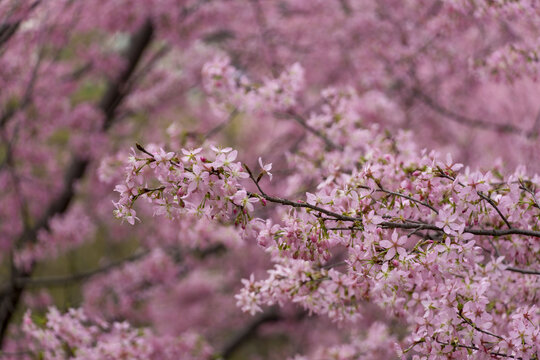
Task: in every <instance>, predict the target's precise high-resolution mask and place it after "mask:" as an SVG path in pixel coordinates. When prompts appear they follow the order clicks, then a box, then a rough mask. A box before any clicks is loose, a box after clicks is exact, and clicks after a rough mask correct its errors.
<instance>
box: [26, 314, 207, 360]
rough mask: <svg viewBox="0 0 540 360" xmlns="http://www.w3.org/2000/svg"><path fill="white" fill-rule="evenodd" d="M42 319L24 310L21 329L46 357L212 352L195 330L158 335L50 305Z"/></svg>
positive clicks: (186, 356) (138, 356)
mask: <svg viewBox="0 0 540 360" xmlns="http://www.w3.org/2000/svg"><path fill="white" fill-rule="evenodd" d="M43 321H44V324H43V326H38V325H36V323H35V322H34V320H33V319H32V314H31V313H30V312H27V313H26V314H25V315H24V319H23V327H22V329H23V331H24V334H25V335H26V336H27V337H28V341H29V344H28V345H29V346H28V348H27V351H30V349H31V352H33V353H35V354H36V356H40V357H42V358H45V359H65V358H67V357H69V358H73V359H78V360H84V359H88V360H90V359H110V360H113V359H134V360H135V359H156V360H157V359H177V358H178V356H182V358H183V359H201V358H205V357H209V356H210V354H211V348H209V346H208V345H207V344H205V343H204V342H202V340H201V339H200V338H199V337H197V336H196V335H195V334H190V335H189V336H188V335H186V336H185V337H184V338H177V339H174V338H171V337H169V336H159V335H157V334H152V333H150V332H149V331H146V330H141V329H137V328H133V327H131V326H130V325H129V324H128V323H127V322H113V323H107V322H105V321H103V320H100V319H99V318H90V317H88V316H87V314H86V313H85V312H84V311H83V310H81V309H70V310H69V311H68V312H67V313H65V314H61V313H60V312H59V311H58V309H56V308H49V311H48V312H47V314H46V318H45V319H43Z"/></svg>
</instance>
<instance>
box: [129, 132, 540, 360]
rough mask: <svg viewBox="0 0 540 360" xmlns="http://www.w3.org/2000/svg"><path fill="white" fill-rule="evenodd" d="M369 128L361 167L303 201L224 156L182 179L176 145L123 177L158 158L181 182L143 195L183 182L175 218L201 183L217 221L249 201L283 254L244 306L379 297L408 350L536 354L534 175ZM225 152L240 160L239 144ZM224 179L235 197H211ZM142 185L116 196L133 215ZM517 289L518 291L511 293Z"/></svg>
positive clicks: (333, 309)
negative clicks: (398, 322) (265, 215)
mask: <svg viewBox="0 0 540 360" xmlns="http://www.w3.org/2000/svg"><path fill="white" fill-rule="evenodd" d="M321 131H324V128H321ZM364 131H367V132H368V133H370V134H371V136H370V137H371V139H372V141H371V142H370V143H367V144H364V149H365V155H364V156H363V157H361V158H360V159H357V160H356V164H355V165H356V167H355V168H352V170H351V171H350V172H349V171H346V172H337V173H335V174H334V175H332V176H331V177H329V178H327V179H325V180H324V181H323V182H321V183H320V184H319V186H318V189H317V191H316V192H314V193H307V194H306V198H305V200H299V201H291V200H288V199H282V198H279V197H273V196H269V195H267V194H266V193H265V192H264V190H263V189H262V188H261V187H260V186H259V179H258V178H255V176H254V175H253V174H252V173H251V171H250V170H248V171H249V174H248V173H242V174H243V175H241V176H236V177H234V176H232V175H229V174H226V173H225V172H220V173H219V174H220V175H219V176H218V175H217V174H216V175H214V174H213V173H212V172H213V171H215V169H223V167H220V166H221V165H222V162H221V161H219V162H218V165H216V166H215V168H214V167H213V166H212V165H207V166H206V171H207V173H206V175H201V176H200V178H197V177H196V176H180V177H178V173H179V172H178V171H177V170H176V169H177V168H180V169H185V168H186V167H185V166H184V165H181V163H179V160H178V159H176V158H175V155H174V154H173V153H169V155H163V156H162V155H152V156H151V157H150V158H146V160H144V159H142V160H137V161H138V162H139V163H135V165H131V167H130V168H128V172H127V179H128V180H127V182H129V181H132V180H133V178H134V175H136V176H140V175H139V174H138V173H134V170H133V169H139V168H140V167H141V165H142V164H144V165H143V166H147V165H151V164H153V163H154V162H156V163H158V164H156V165H155V166H154V169H157V168H158V167H159V163H160V162H163V163H164V165H163V169H167V170H166V173H163V170H157V171H156V175H154V176H155V177H154V179H153V181H156V180H157V181H158V184H157V186H158V188H162V189H172V190H166V192H165V193H164V195H160V196H147V197H148V198H149V199H150V201H151V202H152V204H153V206H154V207H156V208H159V207H161V206H163V199H164V198H167V197H170V196H171V195H170V194H171V193H172V194H176V193H177V192H178V190H179V189H187V190H180V191H181V193H182V194H184V193H185V194H187V196H185V198H184V199H182V200H183V202H184V203H182V204H181V205H177V206H176V207H175V210H174V211H175V212H174V213H175V214H176V216H180V215H181V213H182V211H185V210H183V209H188V210H187V211H188V212H190V210H189V209H194V208H195V206H194V205H190V204H189V201H190V199H191V198H192V196H191V194H192V193H193V192H195V191H196V190H197V189H202V191H204V192H205V194H204V195H202V196H201V195H199V197H197V198H196V199H201V198H202V199H203V200H202V201H201V202H199V201H198V203H197V207H198V209H199V213H200V214H201V215H205V216H207V217H210V218H212V217H215V218H220V217H222V216H223V215H222V214H224V213H225V214H229V213H230V212H231V209H230V205H231V203H232V204H234V205H236V206H240V209H237V211H240V210H241V211H240V212H241V213H242V214H245V215H246V216H244V217H243V218H242V224H243V227H246V234H247V236H249V235H253V236H254V237H255V238H256V239H257V242H258V244H259V245H261V246H263V247H264V248H265V249H266V250H267V251H269V252H271V253H273V254H274V256H275V257H276V259H277V260H276V261H278V264H277V265H276V267H275V269H274V270H270V271H269V276H268V278H267V279H266V280H261V281H255V279H254V278H251V279H250V280H249V281H248V280H246V281H245V283H244V284H245V287H244V289H243V290H242V291H241V293H240V294H239V295H238V296H237V299H238V304H239V305H240V306H241V307H242V308H243V309H244V310H245V311H248V312H251V313H255V312H257V311H261V306H262V305H273V304H276V303H277V304H284V303H285V302H286V301H293V302H295V303H297V304H299V305H300V306H303V307H304V308H306V309H307V310H309V311H310V312H313V313H316V314H320V315H326V316H329V317H330V318H332V319H334V320H335V321H339V322H342V321H356V320H358V318H361V317H362V308H363V307H362V304H363V303H365V302H369V303H376V304H378V305H379V306H382V307H384V308H386V309H388V310H389V311H390V312H391V313H392V314H393V315H394V316H395V317H397V318H399V319H402V320H403V321H405V322H406V323H407V324H408V325H409V330H410V334H409V335H408V336H407V337H406V338H405V339H404V340H403V341H402V342H401V344H402V346H403V350H402V351H403V352H404V353H408V352H411V351H412V352H413V353H415V352H418V353H421V354H424V355H426V354H430V355H433V356H450V354H453V355H454V356H462V355H466V354H468V353H469V352H473V353H474V354H475V356H487V357H489V356H491V355H493V354H505V355H506V356H516V357H521V358H533V357H534V356H536V355H537V353H538V336H539V331H540V328H539V327H538V323H539V320H540V313H539V311H538V309H537V307H536V306H534V299H535V297H536V292H537V276H538V270H537V269H535V264H538V262H539V260H540V259H539V254H540V244H539V242H538V238H539V236H540V232H539V231H538V225H537V223H538V217H539V216H540V207H539V206H538V204H537V199H536V198H537V196H538V194H537V192H536V189H537V186H538V184H539V179H538V177H537V176H535V177H531V178H526V177H524V174H523V169H520V170H518V171H517V172H516V173H514V174H511V175H509V176H508V177H507V178H502V177H501V175H500V174H499V173H497V172H496V171H493V172H481V171H473V170H471V169H469V168H464V167H463V165H461V164H459V163H456V162H454V161H453V160H452V157H451V156H447V157H446V159H441V157H440V156H439V155H438V154H437V153H435V152H431V153H427V152H426V151H422V152H415V151H407V152H400V151H398V148H396V147H394V148H393V150H392V147H391V146H387V141H388V140H387V139H385V138H384V136H378V135H377V133H376V132H375V131H376V130H374V129H372V130H364ZM401 146H402V147H403V148H407V145H406V144H402V145H401ZM227 151H229V149H227ZM337 151H339V150H337ZM201 152H202V150H200V149H198V150H196V151H192V152H190V151H187V150H183V154H184V158H183V159H182V161H183V162H189V161H192V162H197V161H199V162H201V161H204V160H206V158H205V157H203V156H202V155H198V154H199V153H201ZM214 152H215V153H216V154H217V152H218V149H217V148H216V149H215V150H214ZM195 153H196V154H195ZM228 153H230V154H234V158H236V153H235V152H233V151H232V150H230V151H229V152H228ZM148 154H152V152H150V151H148ZM160 154H167V153H165V152H164V151H162V150H160ZM197 156H198V160H196V159H197ZM215 156H218V157H219V156H220V155H215ZM221 156H225V155H221ZM164 159H165V160H164ZM201 159H202V160H201ZM142 161H145V163H141V162H142ZM206 161H207V164H213V162H214V161H215V160H214V159H210V160H206ZM132 162H133V160H132ZM235 164H236V165H234V166H233V168H236V169H238V171H240V170H239V169H241V165H240V164H238V163H235ZM193 166H195V165H193ZM226 166H228V165H226ZM226 166H225V169H226V171H232V170H233V168H227V167H226ZM188 171H190V170H188ZM218 171H219V170H218ZM220 176H222V177H223V178H224V179H228V178H235V179H237V181H235V182H234V186H233V188H234V191H230V192H228V193H223V192H219V191H222V190H218V192H216V190H215V188H214V187H213V186H214V184H215V183H216V184H218V186H220V189H223V188H224V187H226V186H227V185H225V184H226V182H220V181H219V180H220ZM247 177H251V180H252V182H253V183H254V184H255V185H256V186H257V189H258V190H259V191H258V192H249V191H248V190H246V186H247V185H244V184H243V182H241V181H240V180H244V181H245V178H247ZM201 179H204V180H201ZM225 181H226V180H225ZM136 183H139V184H140V183H142V181H141V180H137V181H136ZM122 186H123V185H122ZM124 188H127V187H125V186H124V187H122V189H124ZM189 189H191V190H189ZM146 193H147V192H146V190H145V188H142V187H136V186H135V187H132V189H131V190H130V191H129V192H125V191H124V192H121V199H122V200H121V202H122V203H123V204H127V206H129V209H131V208H132V206H133V203H134V202H135V201H136V200H137V199H138V197H139V196H138V194H142V195H143V196H144V195H146ZM168 194H169V195H168ZM239 194H241V196H240V198H239ZM267 202H274V203H276V204H280V205H282V206H285V207H290V208H292V210H291V211H288V212H286V213H285V214H284V215H283V217H282V219H281V221H280V222H278V223H274V222H273V221H272V220H270V219H267V220H263V219H259V218H255V219H254V218H253V216H252V214H253V212H254V207H253V204H252V203H262V204H265V203H267ZM171 203H172V202H171ZM207 206H208V207H209V208H207V210H205V211H201V210H200V209H201V208H206V207H207ZM176 208H179V209H182V210H181V211H177V210H176ZM129 211H131V210H128V211H125V213H129ZM191 212H193V210H191ZM157 213H160V211H157ZM247 225H251V226H249V227H247ZM339 259H344V260H339ZM333 267H336V269H339V268H340V267H341V268H342V270H341V271H337V270H336V269H333ZM510 284H512V285H510ZM510 286H511V287H512V288H513V289H515V290H516V293H514V292H512V293H508V292H505V291H504V290H503V289H507V288H509V287H510ZM503 294H504V295H503ZM512 319H513V320H512ZM522 319H526V320H525V321H524V320H522ZM529 320H530V321H529ZM482 354H484V355H482Z"/></svg>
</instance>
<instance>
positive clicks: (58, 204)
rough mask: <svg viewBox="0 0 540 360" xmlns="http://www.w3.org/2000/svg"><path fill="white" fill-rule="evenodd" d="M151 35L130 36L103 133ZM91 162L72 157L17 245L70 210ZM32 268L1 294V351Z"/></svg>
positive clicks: (147, 31)
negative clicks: (60, 187) (53, 194)
mask: <svg viewBox="0 0 540 360" xmlns="http://www.w3.org/2000/svg"><path fill="white" fill-rule="evenodd" d="M153 33H154V28H153V25H152V23H151V22H150V20H146V21H145V22H144V24H143V25H142V26H141V27H140V28H139V30H138V31H137V32H136V33H135V34H134V35H133V37H132V39H131V42H130V46H129V47H128V50H127V52H126V54H125V57H126V60H127V64H126V67H125V69H124V70H123V71H122V73H120V75H119V76H118V78H117V80H116V81H115V82H113V83H111V84H109V87H108V88H107V90H106V92H105V94H104V95H103V97H102V99H101V101H100V103H99V108H100V109H101V110H102V111H103V114H104V117H105V120H104V123H103V131H106V130H107V129H108V128H109V127H110V126H111V125H112V123H113V121H114V116H115V114H116V110H117V109H118V107H119V105H120V104H121V102H122V100H123V99H124V97H125V95H126V93H125V91H124V90H125V85H126V84H127V82H128V81H129V79H130V77H131V75H132V74H133V72H134V70H135V68H136V67H137V64H138V63H139V61H140V59H141V57H142V55H143V53H144V51H145V49H146V48H148V46H149V45H150V43H151V40H152V37H153ZM89 163H90V159H88V158H80V157H74V158H73V160H72V161H71V164H70V165H69V167H68V169H67V171H66V173H65V175H64V189H63V191H62V192H61V193H60V194H58V196H57V197H56V198H55V199H54V200H53V201H52V202H51V204H50V205H49V207H48V208H47V210H46V211H45V213H44V214H43V216H42V217H41V218H40V219H39V220H38V221H37V222H36V224H35V225H34V226H33V227H32V228H30V229H28V230H26V231H24V233H23V234H22V235H21V236H20V237H19V238H18V240H17V242H16V245H17V246H21V245H23V244H26V243H29V242H34V241H35V239H36V236H37V234H38V232H39V231H40V230H49V221H50V220H51V219H52V218H53V217H54V216H56V215H60V214H63V213H64V212H65V211H66V210H67V209H68V207H69V205H70V203H71V202H72V200H73V197H74V195H75V189H74V187H75V184H76V182H77V181H79V180H80V179H81V178H82V177H83V175H84V174H85V172H86V170H87V168H88V165H89ZM33 267H34V266H33V265H31V266H30V267H29V268H28V269H24V270H21V269H16V268H15V267H13V268H12V274H11V279H10V283H9V285H8V286H7V287H6V290H5V291H4V292H3V293H2V294H1V295H2V297H1V298H0V348H1V346H2V343H3V340H4V338H5V335H6V331H7V328H8V325H9V323H10V321H11V318H12V316H13V314H14V313H15V310H16V308H17V305H18V303H19V300H20V298H21V296H22V293H23V291H24V288H25V284H21V283H20V281H19V280H18V279H20V278H28V277H29V276H31V274H32V272H33Z"/></svg>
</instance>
